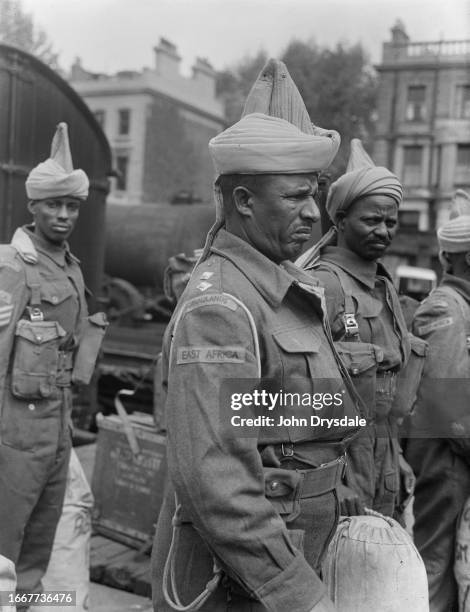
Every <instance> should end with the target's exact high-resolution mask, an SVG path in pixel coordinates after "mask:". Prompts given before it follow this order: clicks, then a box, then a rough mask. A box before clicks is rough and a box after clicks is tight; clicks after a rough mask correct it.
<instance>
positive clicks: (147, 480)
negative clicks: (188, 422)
mask: <svg viewBox="0 0 470 612" xmlns="http://www.w3.org/2000/svg"><path fill="white" fill-rule="evenodd" d="M97 423H98V440H97V446H96V459H95V466H94V470H93V480H92V490H93V495H94V497H95V505H94V509H93V528H94V531H95V532H97V533H100V534H101V535H104V536H106V537H109V538H111V539H113V540H116V541H118V542H123V543H124V544H127V545H129V546H133V547H135V548H140V547H142V545H143V544H144V543H145V542H150V541H151V539H152V538H153V534H154V532H155V524H156V522H157V519H158V513H159V511H160V507H161V504H162V500H163V491H164V487H165V479H166V461H165V446H166V440H165V437H164V436H162V435H160V434H159V433H158V432H157V429H156V427H155V425H154V421H153V418H152V417H151V415H148V414H143V413H134V414H133V415H129V416H128V417H127V422H123V420H122V419H121V418H120V417H119V416H118V415H111V416H106V417H104V416H102V415H98V418H97ZM129 428H131V439H130V437H129Z"/></svg>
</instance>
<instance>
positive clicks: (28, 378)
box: [11, 319, 65, 400]
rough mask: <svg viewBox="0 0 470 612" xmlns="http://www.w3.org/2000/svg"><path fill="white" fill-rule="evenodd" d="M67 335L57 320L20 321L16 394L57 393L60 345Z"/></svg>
mask: <svg viewBox="0 0 470 612" xmlns="http://www.w3.org/2000/svg"><path fill="white" fill-rule="evenodd" d="M64 336H65V331H64V330H63V329H62V327H61V326H60V325H59V323H57V322H56V321H35V322H33V321H27V320H25V319H21V320H20V321H18V324H17V327H16V338H15V347H14V354H13V369H12V375H11V391H12V393H13V395H14V396H15V397H17V398H19V399H26V400H32V399H44V398H49V397H52V396H53V395H54V394H55V393H56V392H57V388H56V385H55V383H56V376H57V367H58V360H59V345H60V342H61V340H62V338H63V337H64Z"/></svg>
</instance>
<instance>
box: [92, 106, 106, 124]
mask: <svg viewBox="0 0 470 612" xmlns="http://www.w3.org/2000/svg"><path fill="white" fill-rule="evenodd" d="M93 114H94V115H95V119H96V121H98V123H99V124H100V126H101V127H102V128H104V122H105V119H106V113H105V112H104V110H95V111H94V113H93Z"/></svg>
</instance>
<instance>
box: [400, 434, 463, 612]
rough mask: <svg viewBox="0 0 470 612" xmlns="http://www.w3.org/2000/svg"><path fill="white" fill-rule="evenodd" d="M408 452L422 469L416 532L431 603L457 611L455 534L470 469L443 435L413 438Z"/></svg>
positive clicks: (435, 608)
mask: <svg viewBox="0 0 470 612" xmlns="http://www.w3.org/2000/svg"><path fill="white" fill-rule="evenodd" d="M404 453H405V458H406V460H407V461H408V462H409V464H410V465H411V467H412V468H413V471H414V472H415V475H416V489H415V500H414V504H413V512H414V516H415V523H414V526H413V533H414V539H415V543H416V546H417V548H418V550H419V553H420V554H421V556H422V558H423V561H424V565H425V566H426V572H427V575H428V586H429V609H430V612H457V610H458V597H457V596H458V592H457V583H456V581H455V578H454V558H455V535H456V528H457V521H458V516H459V513H460V512H461V510H462V508H463V505H464V504H465V501H466V499H467V497H468V495H469V492H470V470H469V468H468V466H467V464H466V463H465V462H464V461H463V460H462V459H461V458H460V457H458V456H457V455H456V454H455V453H454V452H453V451H452V450H451V448H450V446H449V444H448V443H447V442H446V440H443V439H437V438H434V439H429V438H427V439H424V438H422V439H418V438H415V439H409V440H407V441H406V446H405V451H404Z"/></svg>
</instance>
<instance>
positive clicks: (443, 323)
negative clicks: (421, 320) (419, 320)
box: [416, 317, 454, 336]
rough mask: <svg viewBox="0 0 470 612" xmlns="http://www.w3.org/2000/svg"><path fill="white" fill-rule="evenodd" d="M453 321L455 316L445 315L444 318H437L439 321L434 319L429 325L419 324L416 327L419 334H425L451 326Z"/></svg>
mask: <svg viewBox="0 0 470 612" xmlns="http://www.w3.org/2000/svg"><path fill="white" fill-rule="evenodd" d="M453 322H454V318H453V317H443V318H442V319H437V321H432V322H431V323H428V324H427V325H419V326H418V327H417V328H416V332H417V334H418V336H424V335H426V334H428V333H429V332H431V331H435V330H436V329H444V328H445V327H450V326H451V325H452V323H453Z"/></svg>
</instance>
